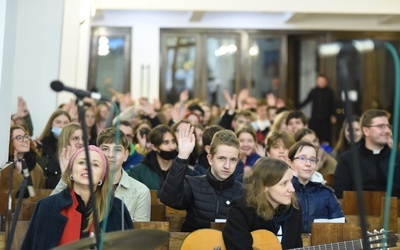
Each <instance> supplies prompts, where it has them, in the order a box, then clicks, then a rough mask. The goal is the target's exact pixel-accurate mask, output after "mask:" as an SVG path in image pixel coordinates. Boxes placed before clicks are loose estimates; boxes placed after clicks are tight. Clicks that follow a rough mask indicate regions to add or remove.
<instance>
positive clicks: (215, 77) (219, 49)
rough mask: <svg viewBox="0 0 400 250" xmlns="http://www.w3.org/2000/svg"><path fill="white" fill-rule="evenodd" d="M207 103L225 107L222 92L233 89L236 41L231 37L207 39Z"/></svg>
mask: <svg viewBox="0 0 400 250" xmlns="http://www.w3.org/2000/svg"><path fill="white" fill-rule="evenodd" d="M206 44H207V54H206V55H207V73H208V88H207V96H208V102H209V103H211V104H218V105H219V106H220V107H223V106H225V98H224V96H223V92H224V91H225V90H227V91H229V93H230V94H232V93H233V92H234V91H235V89H234V86H235V72H236V62H237V58H236V57H237V51H238V45H237V39H236V38H233V37H208V38H207V42H206Z"/></svg>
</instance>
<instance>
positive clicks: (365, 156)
mask: <svg viewBox="0 0 400 250" xmlns="http://www.w3.org/2000/svg"><path fill="white" fill-rule="evenodd" d="M389 117H390V114H389V113H388V112H387V111H385V110H379V109H370V110H367V111H365V112H364V114H363V115H362V116H361V124H360V125H361V130H362V133H363V138H362V139H361V140H360V141H359V143H358V144H357V146H358V148H357V154H358V156H359V159H358V160H359V164H360V167H361V176H360V178H361V182H362V186H363V190H365V191H386V185H387V179H388V177H389V176H388V169H389V158H390V150H391V149H390V148H389V146H388V142H389V139H390V137H391V135H392V129H391V128H392V126H391V125H390V123H389ZM353 167H354V165H353V164H352V155H351V151H350V150H349V151H346V152H344V153H342V155H341V156H340V158H339V161H338V164H337V167H336V172H335V175H334V181H333V188H334V189H335V194H336V196H337V198H339V199H340V198H342V197H343V191H344V190H355V188H356V187H355V183H354V178H353V170H352V168H353ZM399 174H400V160H399V157H398V156H397V157H396V162H395V171H394V176H399ZM392 195H393V196H397V197H398V198H400V186H399V184H398V182H394V184H393V191H392Z"/></svg>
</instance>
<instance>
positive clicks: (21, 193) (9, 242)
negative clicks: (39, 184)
mask: <svg viewBox="0 0 400 250" xmlns="http://www.w3.org/2000/svg"><path fill="white" fill-rule="evenodd" d="M21 163H22V162H21ZM14 164H15V163H14ZM22 164H24V163H22ZM13 172H14V169H12V170H11V173H13ZM10 175H11V180H10V187H11V190H12V176H13V174H10ZM27 184H28V178H27V177H26V176H24V179H23V180H22V183H21V187H20V188H19V194H18V202H17V206H16V208H15V213H14V216H13V220H12V225H11V228H10V227H9V229H10V230H9V232H8V234H7V244H6V250H10V249H11V245H12V241H13V238H14V234H15V228H16V227H17V221H18V217H19V213H20V210H21V206H22V200H23V199H24V193H25V190H26V187H27ZM11 193H12V191H11V192H10V194H9V199H8V202H9V204H8V207H9V208H8V209H9V212H10V213H9V215H10V216H11V206H12V204H11V203H12V198H11V197H10V196H11V195H12V194H11ZM8 225H9V224H8Z"/></svg>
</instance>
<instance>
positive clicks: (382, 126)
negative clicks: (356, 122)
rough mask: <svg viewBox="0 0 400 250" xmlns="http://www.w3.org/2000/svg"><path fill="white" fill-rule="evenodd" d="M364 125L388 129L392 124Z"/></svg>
mask: <svg viewBox="0 0 400 250" xmlns="http://www.w3.org/2000/svg"><path fill="white" fill-rule="evenodd" d="M366 127H369V128H370V127H376V128H379V129H380V130H384V129H385V128H388V129H390V130H392V125H390V124H376V125H369V126H366Z"/></svg>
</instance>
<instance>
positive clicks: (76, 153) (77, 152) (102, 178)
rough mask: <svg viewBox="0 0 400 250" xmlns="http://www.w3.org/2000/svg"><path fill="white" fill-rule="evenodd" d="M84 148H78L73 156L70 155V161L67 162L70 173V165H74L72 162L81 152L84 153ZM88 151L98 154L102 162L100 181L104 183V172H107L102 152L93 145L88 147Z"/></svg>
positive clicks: (105, 160)
mask: <svg viewBox="0 0 400 250" xmlns="http://www.w3.org/2000/svg"><path fill="white" fill-rule="evenodd" d="M84 150H85V148H84V147H83V148H80V149H78V150H77V151H76V152H75V154H73V155H72V157H71V160H70V161H69V168H70V169H71V171H72V165H74V161H75V159H76V157H77V156H78V155H79V154H80V153H81V152H82V151H84ZM89 151H95V152H97V153H99V155H100V157H101V159H102V160H103V175H102V176H101V181H104V178H105V177H106V170H107V159H106V157H105V156H104V153H103V151H101V149H99V148H98V147H96V146H94V145H89Z"/></svg>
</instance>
